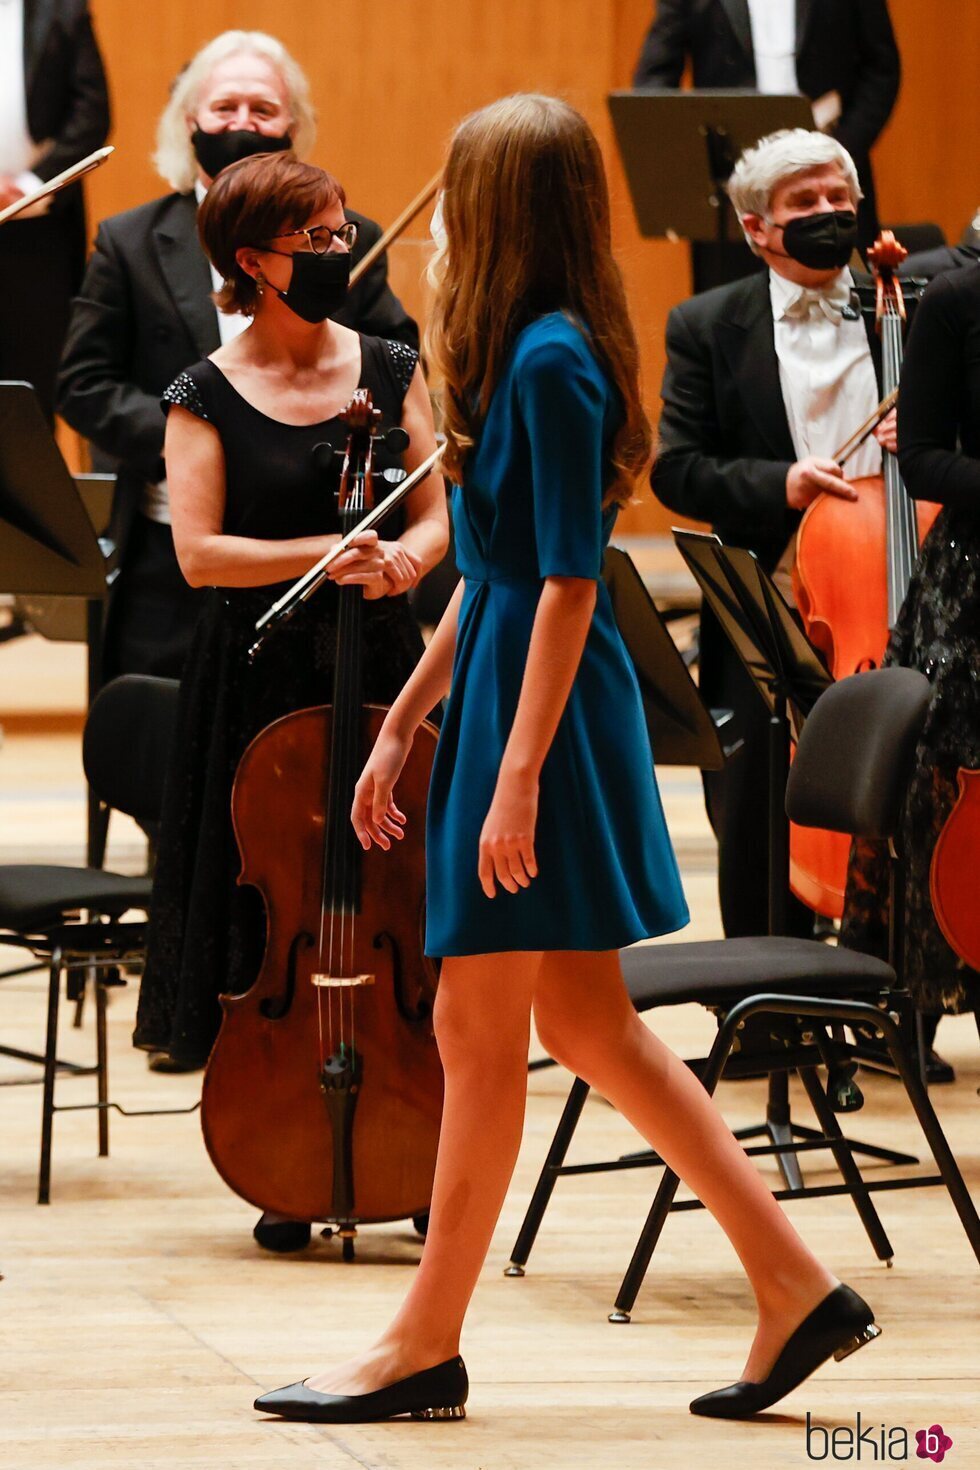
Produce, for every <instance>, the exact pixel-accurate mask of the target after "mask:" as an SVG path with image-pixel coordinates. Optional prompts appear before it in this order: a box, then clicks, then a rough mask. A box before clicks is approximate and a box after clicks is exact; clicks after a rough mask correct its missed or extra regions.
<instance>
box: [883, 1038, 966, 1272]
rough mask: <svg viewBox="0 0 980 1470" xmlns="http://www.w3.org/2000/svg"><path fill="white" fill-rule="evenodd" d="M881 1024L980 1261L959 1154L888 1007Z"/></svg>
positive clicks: (916, 1113)
mask: <svg viewBox="0 0 980 1470" xmlns="http://www.w3.org/2000/svg"><path fill="white" fill-rule="evenodd" d="M878 1025H879V1026H880V1027H881V1029H882V1031H884V1033H885V1041H886V1042H887V1044H888V1050H889V1051H890V1052H891V1056H892V1061H893V1062H894V1063H895V1068H896V1070H897V1072H898V1075H899V1076H900V1077H901V1079H902V1082H903V1084H904V1087H905V1091H906V1092H907V1093H908V1098H909V1102H910V1103H911V1104H912V1106H913V1108H914V1109H915V1115H916V1117H917V1118H918V1120H919V1126H920V1127H921V1129H922V1131H923V1133H924V1134H925V1136H926V1142H927V1143H928V1144H929V1147H930V1148H931V1149H932V1156H933V1158H934V1159H935V1160H936V1164H937V1166H938V1168H939V1172H940V1174H941V1175H942V1176H943V1182H944V1183H945V1185H946V1188H947V1190H948V1191H949V1197H950V1199H951V1200H952V1201H953V1205H954V1207H955V1209H956V1213H957V1214H958V1215H959V1217H960V1222H961V1223H962V1226H963V1229H964V1230H965V1231H966V1235H967V1239H968V1240H969V1242H970V1244H971V1246H972V1247H973V1253H974V1255H975V1256H976V1258H977V1260H978V1261H980V1216H978V1215H977V1211H976V1207H975V1206H974V1203H973V1200H972V1199H971V1198H970V1192H969V1190H968V1189H967V1187H966V1184H965V1182H964V1180H963V1175H962V1174H961V1173H960V1167H959V1165H958V1164H957V1162H956V1157H955V1155H954V1153H953V1150H952V1149H951V1148H950V1146H949V1141H948V1139H947V1138H946V1135H945V1133H944V1132H943V1129H942V1125H941V1123H940V1121H939V1119H938V1118H937V1117H936V1110H935V1108H934V1107H933V1105H932V1103H931V1102H930V1100H929V1094H928V1092H927V1091H926V1089H925V1088H924V1087H923V1085H922V1079H921V1078H920V1077H919V1075H918V1072H917V1070H916V1068H915V1067H912V1066H910V1065H909V1058H908V1053H907V1052H906V1050H905V1046H904V1044H903V1041H902V1033H901V1030H900V1029H899V1027H898V1026H897V1025H896V1023H895V1022H894V1021H893V1020H892V1018H891V1016H890V1015H889V1014H888V1013H887V1012H886V1011H882V1012H880V1013H879V1017H878Z"/></svg>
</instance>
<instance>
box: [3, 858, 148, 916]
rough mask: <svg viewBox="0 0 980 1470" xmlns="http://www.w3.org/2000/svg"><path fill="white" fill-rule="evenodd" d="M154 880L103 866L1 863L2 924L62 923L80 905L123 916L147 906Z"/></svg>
mask: <svg viewBox="0 0 980 1470" xmlns="http://www.w3.org/2000/svg"><path fill="white" fill-rule="evenodd" d="M152 886H153V880H152V879H151V878H139V877H136V878H132V877H125V876H123V874H121V873H106V872H103V870H102V869H101V868H60V867H55V866H54V865H53V864H48V863H7V864H0V928H2V929H13V930H17V931H19V932H22V933H23V932H28V933H31V932H34V931H36V930H38V929H43V928H45V927H46V926H47V925H49V924H57V923H60V922H61V920H62V919H64V917H65V915H66V914H70V913H73V912H74V911H75V910H76V909H91V910H93V912H95V913H97V914H103V915H106V916H107V917H109V918H118V916H119V915H120V914H123V913H125V912H126V910H127V909H144V910H145V909H146V908H147V907H148V905H149V902H150V891H151V889H152Z"/></svg>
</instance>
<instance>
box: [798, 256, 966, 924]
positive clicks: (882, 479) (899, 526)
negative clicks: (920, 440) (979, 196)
mask: <svg viewBox="0 0 980 1470" xmlns="http://www.w3.org/2000/svg"><path fill="white" fill-rule="evenodd" d="M906 254H907V251H906V250H905V249H904V247H903V246H902V245H900V244H899V243H898V241H897V240H896V239H895V237H894V235H893V234H892V233H891V231H889V230H885V231H883V232H882V234H881V236H880V237H879V239H878V240H877V242H876V243H875V245H874V246H873V247H872V249H871V250H870V251H869V260H870V261H871V263H872V268H873V270H874V274H875V280H876V283H877V303H876V318H877V324H878V330H879V333H880V335H881V342H882V377H883V380H884V381H883V387H884V390H885V392H886V393H890V392H891V391H892V390H893V389H895V388H897V387H898V379H899V374H900V372H901V364H902V328H903V324H904V322H905V300H904V297H903V295H902V290H901V286H900V284H899V282H898V280H897V277H896V275H895V272H896V270H897V268H898V266H899V265H900V264H901V262H902V261H903V260H904V259H905V256H906ZM852 488H853V489H854V490H855V491H856V492H857V499H856V500H854V501H849V500H844V499H842V498H841V497H840V496H839V495H826V494H825V495H818V496H817V498H816V499H815V500H814V501H813V502H812V503H811V504H810V505H809V506H808V508H807V510H806V512H805V513H804V515H803V519H802V520H801V522H800V526H799V530H798V532H797V542H796V561H795V565H794V568H793V589H794V594H795V597H796V605H797V608H798V610H799V613H800V616H801V618H802V620H803V627H804V629H805V630H806V634H807V637H808V638H809V639H810V641H811V642H812V643H813V644H814V645H815V646H816V647H817V648H818V649H819V650H820V652H821V653H822V654H823V656H824V659H825V661H826V663H827V667H828V669H829V670H830V672H831V674H832V675H833V676H834V678H835V679H841V678H844V677H845V676H846V675H848V674H855V673H859V672H861V671H862V670H865V669H873V668H877V667H878V666H879V665H880V663H881V660H882V657H883V656H884V652H885V647H886V645H887V643H888V634H889V630H890V629H891V628H892V627H893V626H894V624H895V621H896V619H897V617H898V614H899V612H900V610H901V606H902V603H903V602H904V600H905V594H906V592H907V591H908V584H909V579H910V577H911V575H912V572H913V569H914V567H915V562H916V558H917V556H918V550H919V545H920V543H921V541H922V538H923V537H924V536H925V535H926V534H927V533H928V531H929V529H930V527H931V526H932V523H933V521H934V520H935V519H936V516H937V515H938V514H939V510H940V507H939V506H938V505H932V504H927V503H925V502H919V503H917V504H916V503H913V501H912V499H911V497H910V496H909V494H908V492H907V490H906V489H905V486H904V485H903V484H902V479H901V475H900V474H899V469H898V463H897V461H896V459H895V457H894V455H892V454H888V453H887V452H884V453H883V473H882V475H880V476H877V475H875V476H869V477H867V478H865V479H860V480H855V481H853V482H852ZM849 849H850V838H849V837H847V836H845V835H844V834H843V833H839V832H823V831H820V830H817V829H815V828H803V827H795V826H794V827H792V828H791V830H790V886H791V887H792V889H793V892H794V893H795V894H796V896H797V897H798V898H800V899H802V901H803V902H804V903H806V904H808V905H809V907H810V908H812V909H815V910H816V912H817V913H820V914H824V915H826V916H827V917H828V918H840V916H841V914H842V913H843V910H844V889H845V886H846V883H847V859H848V852H849Z"/></svg>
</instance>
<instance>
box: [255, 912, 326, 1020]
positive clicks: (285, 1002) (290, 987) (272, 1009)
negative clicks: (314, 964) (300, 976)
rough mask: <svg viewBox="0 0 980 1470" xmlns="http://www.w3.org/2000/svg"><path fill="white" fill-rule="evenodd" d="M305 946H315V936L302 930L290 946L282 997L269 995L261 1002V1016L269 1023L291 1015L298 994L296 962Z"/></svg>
mask: <svg viewBox="0 0 980 1470" xmlns="http://www.w3.org/2000/svg"><path fill="white" fill-rule="evenodd" d="M300 945H303V946H304V947H305V948H306V949H311V948H312V946H313V935H312V934H307V932H306V931H305V929H304V930H301V931H300V933H299V934H297V935H296V936H295V938H294V939H293V942H292V944H291V945H290V946H289V959H288V960H287V962H286V986H285V989H284V990H283V992H282V995H268V996H266V998H265V1000H262V1001H260V1002H259V1015H261V1016H264V1017H265V1019H266V1020H267V1021H282V1020H284V1019H285V1018H286V1016H288V1015H289V1010H290V1007H291V1006H292V1003H293V996H294V995H295V994H296V962H297V959H298V957H299V948H300Z"/></svg>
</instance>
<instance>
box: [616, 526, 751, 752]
mask: <svg viewBox="0 0 980 1470" xmlns="http://www.w3.org/2000/svg"><path fill="white" fill-rule="evenodd" d="M602 579H603V581H604V582H605V584H606V588H607V590H608V592H609V599H610V601H611V603H612V607H613V612H614V614H615V617H616V622H617V624H618V625H619V631H620V633H621V634H622V636H623V642H624V643H625V644H626V647H627V650H628V652H629V655H630V658H631V659H632V661H633V667H634V669H635V670H636V677H637V680H638V682H639V685H640V697H641V699H642V701H643V713H644V715H645V717H646V723H647V732H648V734H649V736H650V747H651V749H652V751H653V757H654V760H655V762H656V764H657V765H658V766H699V767H700V768H701V770H702V771H719V770H721V768H722V766H723V765H724V764H725V761H726V760H727V759H728V757H729V756H730V755H732V754H733V753H734V751H735V750H736V749H737V744H736V745H735V746H731V745H727V744H725V743H724V736H725V733H726V730H727V727H728V726H729V725H730V723H731V720H732V711H731V710H709V709H708V708H707V706H706V705H705V704H704V701H703V700H702V698H701V695H700V694H699V692H698V687H697V685H696V684H695V682H694V680H693V679H692V678H691V675H690V673H689V672H688V669H687V665H686V664H685V662H684V660H683V658H682V657H681V654H680V652H679V650H678V648H677V645H676V643H675V642H674V640H673V638H671V636H670V633H669V632H668V631H667V627H666V624H665V623H664V620H663V618H662V617H661V616H660V613H659V612H658V611H657V608H656V606H655V604H654V602H653V600H652V598H651V597H650V594H649V592H648V591H647V589H646V587H645V586H644V584H643V578H642V577H641V576H640V574H639V572H638V571H637V569H636V567H635V566H634V565H633V562H632V560H631V559H630V557H629V555H628V554H627V552H625V551H623V550H622V549H621V548H620V547H618V546H610V547H609V548H608V549H607V551H606V555H605V559H604V561H603V564H602Z"/></svg>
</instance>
